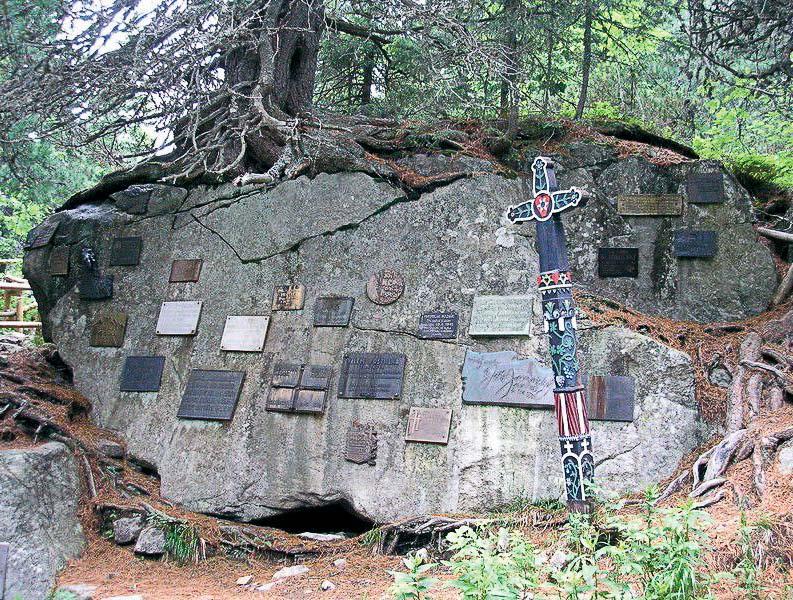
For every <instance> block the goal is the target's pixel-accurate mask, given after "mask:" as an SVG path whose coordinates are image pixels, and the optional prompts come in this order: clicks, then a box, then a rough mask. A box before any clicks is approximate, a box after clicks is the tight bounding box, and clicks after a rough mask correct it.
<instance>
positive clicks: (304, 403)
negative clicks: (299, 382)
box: [294, 389, 327, 413]
mask: <svg viewBox="0 0 793 600" xmlns="http://www.w3.org/2000/svg"><path fill="white" fill-rule="evenodd" d="M326 395H327V392H326V391H325V390H303V389H300V390H296V391H295V408H294V410H295V412H299V413H323V412H325V396H326Z"/></svg>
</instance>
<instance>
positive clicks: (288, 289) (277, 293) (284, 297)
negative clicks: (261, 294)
mask: <svg viewBox="0 0 793 600" xmlns="http://www.w3.org/2000/svg"><path fill="white" fill-rule="evenodd" d="M305 297H306V288H304V287H303V286H302V285H299V284H298V285H277V286H275V290H273V310H303V303H304V302H305Z"/></svg>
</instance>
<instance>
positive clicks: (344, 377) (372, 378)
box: [339, 352, 406, 400]
mask: <svg viewBox="0 0 793 600" xmlns="http://www.w3.org/2000/svg"><path fill="white" fill-rule="evenodd" d="M405 361H406V358H405V355H404V354H397V353H395V352H384V353H375V352H351V353H349V354H345V355H344V361H343V362H342V365H341V376H340V377H339V398H375V399H380V400H393V399H396V398H399V396H401V395H402V380H403V378H404V376H405Z"/></svg>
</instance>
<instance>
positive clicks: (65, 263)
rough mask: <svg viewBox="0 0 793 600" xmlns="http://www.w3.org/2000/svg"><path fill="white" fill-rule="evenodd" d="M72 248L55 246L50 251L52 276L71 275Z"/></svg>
mask: <svg viewBox="0 0 793 600" xmlns="http://www.w3.org/2000/svg"><path fill="white" fill-rule="evenodd" d="M70 249H71V248H70V246H55V247H54V248H53V249H52V250H51V251H50V275H68V274H69V254H70Z"/></svg>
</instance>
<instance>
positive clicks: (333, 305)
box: [314, 296, 355, 327]
mask: <svg viewBox="0 0 793 600" xmlns="http://www.w3.org/2000/svg"><path fill="white" fill-rule="evenodd" d="M354 304H355V298H350V297H342V296H325V297H322V298H317V301H316V302H315V303H314V327H347V325H349V324H350V315H351V314H352V307H353V305H354Z"/></svg>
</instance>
